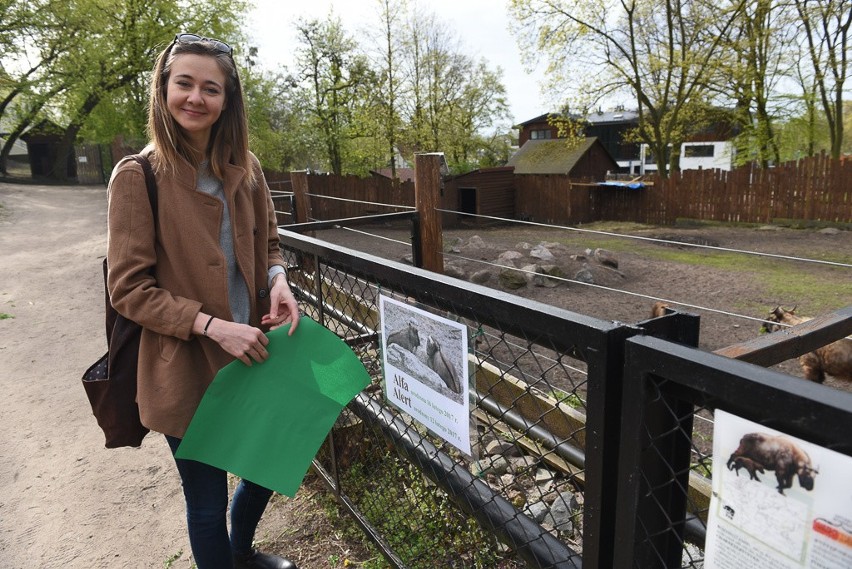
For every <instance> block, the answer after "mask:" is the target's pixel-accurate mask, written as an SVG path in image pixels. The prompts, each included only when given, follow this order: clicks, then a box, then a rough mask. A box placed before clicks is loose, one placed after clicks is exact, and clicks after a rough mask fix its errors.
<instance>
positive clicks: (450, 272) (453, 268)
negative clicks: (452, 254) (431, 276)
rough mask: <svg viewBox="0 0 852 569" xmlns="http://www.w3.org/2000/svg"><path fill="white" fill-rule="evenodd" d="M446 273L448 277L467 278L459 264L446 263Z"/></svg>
mask: <svg viewBox="0 0 852 569" xmlns="http://www.w3.org/2000/svg"><path fill="white" fill-rule="evenodd" d="M444 274H445V275H447V276H448V277H453V278H456V279H462V280H467V275H466V274H465V272H464V271H463V270H462V269H461V268H459V267H458V266H457V265H453V264H449V263H447V264H446V265H444Z"/></svg>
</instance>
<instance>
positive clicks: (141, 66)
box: [0, 0, 247, 177]
mask: <svg viewBox="0 0 852 569" xmlns="http://www.w3.org/2000/svg"><path fill="white" fill-rule="evenodd" d="M246 6H247V4H246V2H244V1H242V0H235V1H230V0H229V1H227V2H226V1H225V0H210V1H208V2H204V3H184V2H177V1H171V0H151V1H145V2H142V1H139V0H132V1H128V2H117V1H114V0H68V1H65V2H58V1H56V0H36V1H30V0H27V1H26V2H25V1H24V0H19V1H18V2H13V3H12V12H13V13H14V14H15V15H16V19H15V20H14V21H12V22H10V25H9V27H7V28H6V27H0V44H3V45H5V44H9V45H24V44H26V45H29V46H34V47H33V49H32V50H30V52H28V53H27V54H24V53H22V52H21V50H20V49H9V50H7V51H5V52H4V53H3V54H2V56H0V57H2V60H0V63H2V67H3V68H4V69H6V70H9V69H14V70H16V71H15V73H16V74H15V75H9V76H7V78H6V81H5V83H6V84H5V88H6V90H7V97H6V100H4V102H3V106H0V118H2V117H5V118H7V119H8V118H12V119H13V121H12V122H13V124H16V125H17V126H16V127H15V129H14V136H15V137H17V136H19V135H20V132H22V131H23V130H24V129H25V128H27V127H29V126H31V125H37V124H39V123H40V122H43V121H48V122H49V123H52V124H55V125H58V126H59V127H60V128H61V129H62V131H63V134H64V139H63V145H64V146H65V149H66V150H67V149H69V148H70V145H71V144H73V143H74V142H75V141H76V140H77V139H78V137H79V138H80V139H82V140H85V141H87V142H109V141H111V140H112V139H113V138H114V137H115V136H116V135H122V136H124V137H125V138H127V139H133V140H136V139H143V136H144V120H145V113H146V111H145V106H146V102H147V92H146V89H147V84H148V81H147V79H148V74H149V72H150V70H151V68H152V67H153V64H154V59H155V57H156V55H157V53H158V52H159V51H160V50H161V49H163V48H165V47H166V46H167V45H168V44H169V42H170V41H171V40H172V38H173V37H174V34H175V31H181V30H193V31H198V32H199V33H202V34H203V35H208V36H213V37H223V38H229V40H230V41H232V42H233V43H234V44H236V45H237V46H239V44H240V39H241V38H240V34H239V27H240V21H241V20H240V19H241V17H242V16H241V14H242V13H243V12H244V10H245V9H246ZM36 12H37V16H35V15H34V14H35V13H36ZM17 70H20V71H17ZM13 110H14V111H13ZM65 156H66V153H65V152H64V151H63V149H60V150H59V153H58V158H57V164H60V163H62V161H63V160H64V157H65ZM62 175H64V168H58V169H57V177H61V176H62Z"/></svg>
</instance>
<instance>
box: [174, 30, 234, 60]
mask: <svg viewBox="0 0 852 569" xmlns="http://www.w3.org/2000/svg"><path fill="white" fill-rule="evenodd" d="M196 42H206V43H209V44H210V45H211V46H213V49H215V50H216V51H219V52H221V53H224V54H225V55H230V56H232V57H233V55H234V48H232V47H231V46H229V45H228V44H226V43H225V42H223V41H220V40H214V39H213V38H205V37H201V36H199V35H196V34H176V35H175V41H173V42H172V45H174V44H176V43H196Z"/></svg>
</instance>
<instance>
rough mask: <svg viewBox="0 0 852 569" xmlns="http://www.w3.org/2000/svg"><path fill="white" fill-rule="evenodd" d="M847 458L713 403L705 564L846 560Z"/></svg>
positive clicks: (825, 564)
mask: <svg viewBox="0 0 852 569" xmlns="http://www.w3.org/2000/svg"><path fill="white" fill-rule="evenodd" d="M850 478H852V458H850V457H848V456H846V455H842V454H840V453H837V452H835V451H832V450H829V449H826V448H823V447H820V446H817V445H814V444H811V443H809V442H807V441H804V440H801V439H799V438H796V437H793V436H790V435H787V434H785V433H781V432H778V431H776V430H774V429H770V428H768V427H765V426H763V425H760V424H757V423H754V422H752V421H748V420H746V419H743V418H741V417H737V416H735V415H731V414H730V413H726V412H725V411H722V410H716V414H715V425H714V429H713V480H712V483H713V494H712V496H711V499H710V511H709V514H708V523H707V540H706V549H705V554H706V558H705V564H704V567H705V568H706V569H714V568H715V569H725V568H728V567H756V568H760V567H767V568H769V567H771V568H772V569H777V568H781V569H784V568H796V567H814V568H817V567H819V568H832V569H833V568H835V567H836V568H838V569H839V568H841V567H847V568H848V567H852V487H850V485H849V484H848V481H849V480H850Z"/></svg>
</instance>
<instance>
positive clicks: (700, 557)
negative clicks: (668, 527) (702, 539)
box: [681, 543, 704, 569]
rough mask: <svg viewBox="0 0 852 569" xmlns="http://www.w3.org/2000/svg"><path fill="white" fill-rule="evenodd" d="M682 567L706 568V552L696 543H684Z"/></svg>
mask: <svg viewBox="0 0 852 569" xmlns="http://www.w3.org/2000/svg"><path fill="white" fill-rule="evenodd" d="M681 567H690V568H693V569H704V552H703V551H701V549H699V548H698V546H696V545H693V544H691V543H684V544H683V555H682V556H681Z"/></svg>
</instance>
